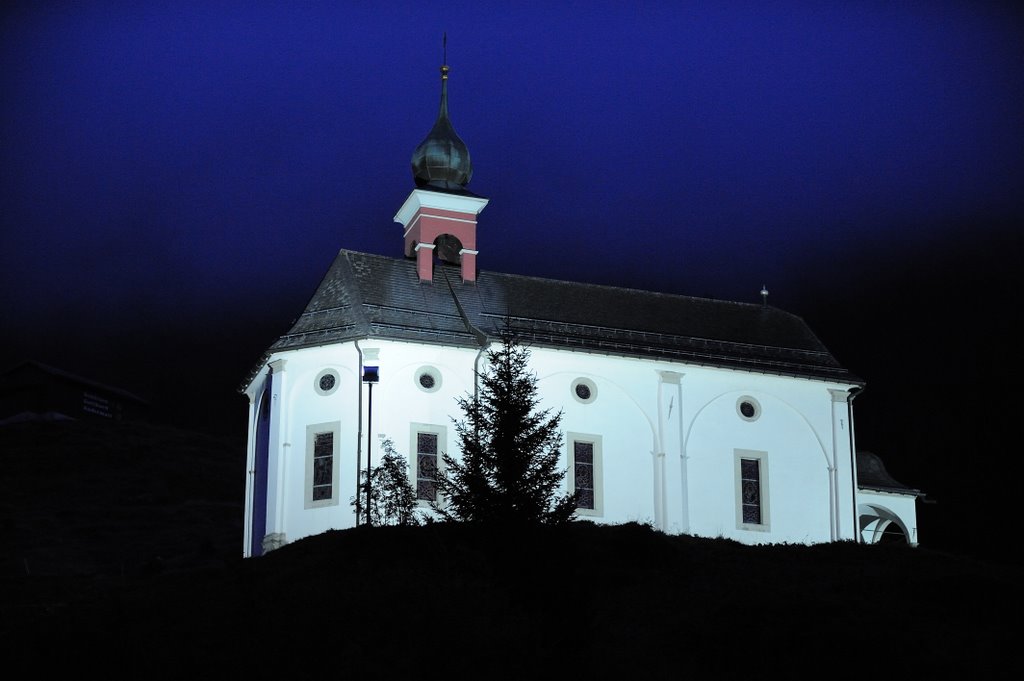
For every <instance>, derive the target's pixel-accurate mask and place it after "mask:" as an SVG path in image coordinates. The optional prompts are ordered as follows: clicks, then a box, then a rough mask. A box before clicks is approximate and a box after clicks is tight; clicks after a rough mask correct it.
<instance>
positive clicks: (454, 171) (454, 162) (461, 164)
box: [412, 66, 473, 189]
mask: <svg viewBox="0 0 1024 681" xmlns="http://www.w3.org/2000/svg"><path fill="white" fill-rule="evenodd" d="M412 176H413V179H414V180H415V181H416V186H417V187H425V188H430V187H436V188H440V189H464V188H465V186H466V185H467V184H469V181H470V180H471V179H472V178H473V163H472V162H471V161H470V160H469V149H468V148H467V147H466V143H465V142H463V141H462V140H461V139H460V138H459V136H458V135H457V134H456V133H455V128H453V127H452V122H451V121H450V120H449V119H448V67H447V66H442V67H441V110H440V111H439V112H438V114H437V122H436V123H434V127H433V128H431V129H430V133H429V134H428V135H427V136H426V138H424V140H423V141H422V142H420V144H419V146H418V147H416V151H414V152H413V153H412Z"/></svg>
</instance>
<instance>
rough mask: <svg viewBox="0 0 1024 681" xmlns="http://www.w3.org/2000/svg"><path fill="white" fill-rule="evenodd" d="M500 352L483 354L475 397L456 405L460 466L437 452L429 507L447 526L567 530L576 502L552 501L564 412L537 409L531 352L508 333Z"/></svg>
mask: <svg viewBox="0 0 1024 681" xmlns="http://www.w3.org/2000/svg"><path fill="white" fill-rule="evenodd" d="M501 341H502V344H501V347H499V348H497V349H492V350H490V351H488V353H487V359H488V367H487V369H486V371H485V372H484V373H483V374H481V376H480V391H479V398H478V399H473V396H472V395H467V396H465V397H462V398H459V400H458V404H459V408H460V409H461V410H462V412H463V415H464V418H463V419H462V420H459V421H455V432H456V435H457V437H458V439H459V442H460V444H461V448H462V459H461V460H458V459H455V458H454V457H452V456H450V455H449V454H448V453H447V452H445V453H443V460H444V464H445V465H444V467H443V469H442V470H440V471H438V477H437V487H438V492H439V494H440V497H439V498H441V499H443V501H441V502H438V503H435V504H433V505H432V507H433V508H434V510H435V511H437V512H438V513H439V514H440V515H441V516H442V517H443V518H444V519H446V520H463V521H485V522H499V523H505V524H511V523H523V522H527V523H529V522H542V523H565V522H568V521H570V520H571V519H572V517H573V513H574V512H575V510H576V495H575V494H567V495H564V496H559V495H558V490H559V487H560V486H561V484H562V480H563V479H564V477H565V470H564V469H562V468H560V467H559V465H558V460H559V458H560V449H561V446H562V433H561V431H560V430H559V424H560V423H561V420H562V413H561V412H558V413H556V414H551V413H550V412H551V410H550V409H546V410H543V411H538V410H537V404H538V402H539V399H538V398H537V378H536V376H535V375H534V374H532V373H530V371H529V369H528V362H529V358H530V352H529V350H527V349H526V348H525V347H524V346H522V345H521V344H520V343H519V342H518V341H517V340H516V339H515V337H514V336H512V334H511V333H510V332H509V331H508V329H507V328H506V330H505V332H504V333H503V334H502V337H501Z"/></svg>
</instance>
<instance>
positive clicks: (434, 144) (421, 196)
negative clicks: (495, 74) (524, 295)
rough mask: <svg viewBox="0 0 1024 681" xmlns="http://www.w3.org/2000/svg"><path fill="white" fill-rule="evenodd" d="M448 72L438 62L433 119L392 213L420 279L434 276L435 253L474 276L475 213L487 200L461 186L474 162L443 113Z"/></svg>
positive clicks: (465, 276)
mask: <svg viewBox="0 0 1024 681" xmlns="http://www.w3.org/2000/svg"><path fill="white" fill-rule="evenodd" d="M448 71H449V68H448V66H447V65H444V66H442V67H441V108H440V111H439V112H438V114H437V121H436V122H435V123H434V127H433V128H431V129H430V132H429V133H428V134H427V136H426V137H425V138H424V140H423V141H422V142H420V143H419V146H417V147H416V150H415V151H413V154H412V175H413V180H414V181H415V183H416V188H415V189H413V190H412V193H411V194H409V197H408V198H407V199H406V200H405V203H403V204H402V207H401V208H400V209H399V210H398V213H396V214H395V222H398V223H400V224H401V225H402V228H403V230H404V236H405V256H406V257H407V258H416V271H417V273H418V275H419V279H420V281H421V282H431V281H433V277H434V258H435V257H436V258H437V259H438V260H440V261H441V262H445V263H450V264H454V265H460V268H461V273H462V280H463V281H465V282H471V281H476V256H477V253H478V251H477V247H476V246H477V243H476V216H477V215H479V214H480V212H481V211H482V210H483V209H484V207H485V206H486V205H487V199H485V198H483V197H482V196H477V195H476V194H473V193H472V192H470V191H469V190H467V189H466V185H468V184H469V181H470V179H471V178H472V177H473V163H472V162H471V161H470V158H469V149H468V148H467V147H466V143H465V142H463V141H462V139H461V138H460V137H459V136H458V134H456V132H455V128H454V127H452V123H451V120H450V119H449V118H448Z"/></svg>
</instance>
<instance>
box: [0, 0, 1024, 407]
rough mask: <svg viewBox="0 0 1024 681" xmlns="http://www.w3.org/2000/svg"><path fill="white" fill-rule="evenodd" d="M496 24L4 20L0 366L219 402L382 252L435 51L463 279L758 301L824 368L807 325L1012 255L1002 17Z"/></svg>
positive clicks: (143, 17)
mask: <svg viewBox="0 0 1024 681" xmlns="http://www.w3.org/2000/svg"><path fill="white" fill-rule="evenodd" d="M506 4H507V6H506V7H503V8H501V9H491V8H489V7H486V5H487V3H479V2H467V3H444V2H429V3H411V2H410V3H335V2H324V3H285V2H281V3H266V2H238V3H217V2H212V3H207V2H197V3H191V2H184V3H144V2H127V1H126V2H103V1H96V2H89V3H46V2H42V3H24V4H22V5H21V6H20V7H15V8H8V9H5V10H4V13H3V15H2V16H3V23H2V29H0V59H2V68H0V79H2V84H3V85H2V102H0V111H2V116H0V126H2V127H0V150H2V151H0V154H2V156H0V159H2V173H3V174H2V183H0V191H2V199H0V200H2V211H0V213H2V214H0V220H2V223H3V249H2V250H0V315H2V316H0V319H2V323H3V327H4V331H3V335H4V339H3V342H4V344H5V345H4V348H3V349H4V351H5V359H9V360H10V361H15V360H17V359H20V358H21V356H23V355H32V354H34V355H38V356H39V358H40V359H43V360H45V361H49V362H51V363H54V364H57V365H64V366H67V365H72V366H68V368H71V369H72V370H81V371H83V372H85V373H87V374H89V373H99V374H101V375H104V374H110V372H111V371H113V369H114V368H116V367H123V366H124V365H125V358H126V357H127V356H129V355H131V356H133V357H137V358H136V359H135V360H133V361H136V362H137V364H136V365H133V368H132V370H131V371H127V372H126V371H121V372H120V374H121V375H118V376H114V377H113V378H114V380H115V381H128V382H129V383H130V384H131V385H129V386H128V387H129V388H131V389H135V390H137V391H141V392H146V391H147V389H152V387H153V382H152V381H151V380H150V379H149V378H147V374H146V371H151V372H153V374H152V375H153V376H154V377H156V376H158V375H160V372H161V371H163V372H165V373H166V372H167V371H168V368H169V367H170V366H172V365H173V366H181V365H183V364H182V363H183V362H184V361H185V360H188V362H190V364H188V366H190V367H192V368H191V369H183V370H181V371H182V372H184V373H187V374H190V375H191V376H192V377H193V378H195V377H196V376H197V375H202V373H203V372H205V371H213V372H217V371H220V372H221V374H222V375H221V376H220V378H221V379H223V380H224V381H226V383H224V382H222V383H218V384H217V387H216V388H211V390H220V389H221V387H222V386H226V387H227V388H228V389H229V390H230V389H233V388H234V387H235V381H236V380H237V379H240V378H241V377H242V375H243V374H244V372H245V371H246V370H247V369H248V367H249V365H250V364H251V363H252V362H254V361H255V360H256V359H257V357H258V355H259V353H260V351H262V349H264V348H265V347H266V345H267V344H269V342H271V341H272V340H273V337H274V335H275V334H276V333H280V332H281V331H283V330H284V328H285V327H287V325H288V323H289V322H290V321H291V319H292V318H293V317H295V316H296V315H297V314H298V313H299V312H300V311H301V308H302V306H303V305H304V303H305V302H306V300H307V299H308V297H309V295H310V294H311V293H312V292H313V290H314V289H315V287H316V285H317V283H318V282H319V279H320V277H321V276H322V274H323V273H324V272H325V270H326V269H327V267H328V265H329V264H330V262H331V260H332V258H333V257H334V254H335V253H336V251H337V250H338V249H339V248H351V249H357V250H364V251H369V252H373V253H381V254H392V255H395V256H396V257H398V256H400V254H401V233H400V227H399V226H398V225H397V224H395V223H394V222H393V221H392V218H393V216H394V213H395V212H396V210H397V209H398V207H399V206H400V205H401V203H402V201H403V200H404V199H405V197H406V195H407V194H408V192H409V190H410V189H411V188H412V186H413V185H412V180H411V175H410V171H409V160H410V156H411V154H412V151H413V149H414V148H415V146H416V145H417V144H418V143H419V141H420V140H421V139H422V138H423V137H424V136H425V135H426V133H427V131H428V130H429V129H430V127H431V125H432V123H433V120H434V117H435V115H436V111H437V104H438V96H439V80H438V67H439V66H440V64H441V63H442V44H441V37H442V34H443V33H444V32H447V36H448V63H449V64H450V65H451V68H452V72H451V81H450V104H451V106H450V109H451V115H452V119H453V121H454V124H455V127H456V129H457V130H458V132H459V134H460V135H461V136H462V138H463V139H464V140H465V141H466V143H467V144H468V145H469V148H470V151H471V154H472V158H473V162H474V167H475V175H474V178H473V182H472V183H471V185H470V189H472V190H473V191H475V192H476V193H478V194H481V195H484V196H487V197H488V198H490V199H491V203H490V205H489V206H488V207H487V209H486V210H485V211H484V213H483V214H482V216H481V221H480V246H479V248H480V252H481V254H480V258H479V262H480V266H481V268H482V269H491V270H499V271H507V272H517V273H525V274H534V275H540V276H548V277H557V278H571V279H583V280H588V281H594V282H599V283H607V284H615V285H626V286H636V287H642V288H652V289H657V290H663V291H670V292H677V293H685V294H692V295H710V296H714V297H723V298H729V299H736V300H748V301H752V302H753V301H757V300H758V299H759V298H758V291H759V289H760V287H761V284H762V283H764V284H767V285H768V288H769V289H770V291H771V297H770V302H771V303H772V304H775V305H778V306H780V307H783V308H786V309H791V310H794V311H796V312H799V313H801V314H805V316H809V317H810V316H812V315H814V317H815V318H809V321H810V322H811V324H812V326H814V327H815V328H824V329H825V330H826V332H825V333H823V336H825V337H824V340H826V341H827V342H829V343H830V345H833V343H832V341H833V340H834V341H836V342H838V343H839V345H840V346H842V340H843V339H842V338H836V337H835V335H832V336H828V333H832V334H835V333H836V332H835V331H834V330H832V329H833V328H841V327H835V322H834V321H829V320H826V319H824V318H822V319H821V320H820V321H819V320H818V318H817V317H818V316H822V317H823V316H824V314H825V312H826V311H828V310H829V309H830V305H829V304H828V301H829V300H830V299H833V298H836V299H839V298H842V299H845V300H846V301H847V303H848V304H852V303H850V301H849V299H850V298H851V295H852V294H851V290H860V289H864V288H865V286H866V282H868V283H870V282H872V281H873V280H874V281H875V284H874V286H876V287H878V286H881V284H878V283H877V281H878V278H879V277H881V276H882V273H883V272H885V273H888V275H891V274H893V273H894V272H896V273H899V272H900V271H901V270H903V269H905V268H915V267H920V266H925V267H926V268H927V267H931V269H932V270H934V269H936V268H938V269H943V268H944V265H941V264H940V263H945V262H947V261H948V258H950V257H952V258H953V259H954V260H956V259H957V258H960V260H959V261H958V262H959V265H958V266H957V267H955V268H954V269H953V270H951V271H948V272H945V274H946V275H947V276H946V278H945V279H944V286H946V287H952V288H957V287H959V286H961V284H962V283H963V281H964V280H965V279H970V280H972V281H973V280H975V279H978V278H979V277H982V278H983V277H984V274H985V271H986V269H987V268H988V266H989V265H985V266H984V267H982V268H978V267H975V264H976V260H977V258H975V256H971V257H970V258H966V257H965V256H962V255H961V254H963V253H965V252H967V251H965V250H964V249H970V248H972V247H973V248H977V244H978V243H987V242H986V239H988V237H989V235H990V234H999V235H1003V236H1004V237H1005V235H1006V234H1010V235H1012V236H1011V239H1010V244H1011V245H1012V246H1017V245H1019V240H1018V239H1017V238H1016V236H1015V235H1017V234H1019V231H1018V229H1019V226H1020V224H1021V217H1022V216H1024V201H1022V189H1024V130H1022V121H1024V77H1022V74H1024V58H1022V54H1024V53H1022V49H1021V42H1022V35H1024V33H1022V31H1021V27H1022V23H1021V22H1020V20H1019V18H1018V16H1017V15H1016V14H1014V13H1012V12H1011V11H1010V10H1009V9H1008V7H1009V5H1005V6H1004V5H1001V4H993V3H983V2H938V1H932V2H919V3H889V2H835V3H829V2H780V3H763V2H749V3H746V2H737V3H684V2H654V3H644V6H643V7H642V8H639V9H638V8H634V7H633V3H613V2H594V3H573V4H561V3H506ZM893 5H896V6H893ZM1002 243H1005V241H1004V242H1002ZM982 250H984V249H983V248H982ZM951 254H952V255H951ZM1018 255H1019V253H1017V252H1012V251H1011V252H1009V253H1007V252H1005V249H1001V250H1000V251H998V252H988V251H985V252H983V253H982V254H981V256H982V259H984V260H985V261H986V262H989V264H991V263H990V261H992V260H993V259H997V260H999V261H1000V262H1005V261H1006V260H1007V259H1010V260H1014V262H1015V259H1016V258H1017V257H1018ZM888 275H886V276H888ZM978 286H980V284H978ZM865 290H866V289H865ZM940 295H943V294H940V293H938V292H937V291H936V296H940ZM833 311H836V310H833ZM863 323H864V324H868V325H870V324H871V323H872V320H871V319H865V320H863ZM875 323H877V320H876V321H875ZM830 324H832V326H830ZM819 325H820V326H819ZM877 331H878V332H882V330H881V329H877ZM886 332H888V331H886ZM246 344H248V345H246ZM840 359H843V360H845V361H846V362H847V363H851V362H853V363H859V365H858V366H854V367H853V368H854V370H855V371H856V372H858V373H860V374H861V375H866V376H867V377H868V378H869V379H873V378H874V375H873V373H874V374H875V375H877V371H876V370H875V367H873V366H871V364H870V360H868V359H866V358H859V357H852V358H851V357H848V356H847V357H843V356H841V357H840ZM172 360H173V361H172ZM864 364H867V366H864ZM143 366H144V367H146V371H140V370H139V368H140V367H143ZM203 367H207V368H203ZM90 369H91V371H90ZM175 371H178V369H175ZM115 373H116V372H115ZM228 379H230V380H228ZM182 380H184V378H183V379H182ZM147 386H148V387H147Z"/></svg>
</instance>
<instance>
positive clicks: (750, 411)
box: [736, 395, 761, 421]
mask: <svg viewBox="0 0 1024 681" xmlns="http://www.w3.org/2000/svg"><path fill="white" fill-rule="evenodd" d="M736 413H737V414H739V415H740V418H741V419H743V420H744V421H756V420H757V419H758V417H759V416H761V405H760V404H759V403H758V401H757V400H755V399H754V398H753V397H750V396H749V395H744V396H743V397H741V398H740V399H738V400H736Z"/></svg>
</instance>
